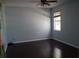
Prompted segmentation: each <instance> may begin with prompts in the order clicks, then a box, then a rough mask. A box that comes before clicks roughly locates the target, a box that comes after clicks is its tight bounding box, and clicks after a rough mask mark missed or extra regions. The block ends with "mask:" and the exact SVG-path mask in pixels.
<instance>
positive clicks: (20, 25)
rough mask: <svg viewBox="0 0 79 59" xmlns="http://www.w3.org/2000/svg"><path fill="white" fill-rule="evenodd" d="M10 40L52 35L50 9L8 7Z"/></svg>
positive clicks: (25, 39)
mask: <svg viewBox="0 0 79 59" xmlns="http://www.w3.org/2000/svg"><path fill="white" fill-rule="evenodd" d="M5 9H6V19H7V20H6V23H7V34H8V42H11V41H13V42H16V41H28V40H36V39H44V38H49V37H50V19H49V9H39V8H28V7H6V8H5Z"/></svg>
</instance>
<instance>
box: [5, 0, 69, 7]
mask: <svg viewBox="0 0 79 59" xmlns="http://www.w3.org/2000/svg"><path fill="white" fill-rule="evenodd" d="M35 1H36V2H35ZM67 1H69V0H58V1H57V3H51V5H50V6H45V7H44V8H53V7H54V6H57V5H60V4H62V3H65V2H67ZM4 3H5V6H15V7H40V8H42V7H41V6H40V5H39V4H40V0H4Z"/></svg>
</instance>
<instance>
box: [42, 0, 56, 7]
mask: <svg viewBox="0 0 79 59" xmlns="http://www.w3.org/2000/svg"><path fill="white" fill-rule="evenodd" d="M56 2H57V0H41V6H44V5H47V6H50V5H51V4H50V3H56Z"/></svg>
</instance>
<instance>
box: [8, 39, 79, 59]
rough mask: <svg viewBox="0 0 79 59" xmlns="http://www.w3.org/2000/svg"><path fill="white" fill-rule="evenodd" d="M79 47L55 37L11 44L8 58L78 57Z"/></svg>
mask: <svg viewBox="0 0 79 59" xmlns="http://www.w3.org/2000/svg"><path fill="white" fill-rule="evenodd" d="M78 51H79V49H77V48H74V47H71V46H69V45H66V44H63V43H60V42H58V41H55V40H53V39H49V40H48V39H47V40H40V41H33V42H25V43H17V44H13V45H9V46H8V49H7V52H6V57H8V58H54V57H61V58H78Z"/></svg>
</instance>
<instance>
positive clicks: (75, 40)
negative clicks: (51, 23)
mask: <svg viewBox="0 0 79 59" xmlns="http://www.w3.org/2000/svg"><path fill="white" fill-rule="evenodd" d="M57 9H59V10H60V11H61V13H62V15H61V16H62V18H61V19H62V21H61V22H62V23H61V25H62V30H61V31H60V32H58V31H54V30H53V35H52V37H53V38H56V39H58V40H61V41H64V42H66V43H70V44H72V45H75V46H78V47H79V0H77V1H72V2H69V3H65V4H63V5H60V6H57V7H55V8H53V12H54V11H55V10H57Z"/></svg>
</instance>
